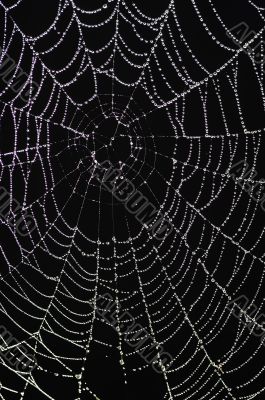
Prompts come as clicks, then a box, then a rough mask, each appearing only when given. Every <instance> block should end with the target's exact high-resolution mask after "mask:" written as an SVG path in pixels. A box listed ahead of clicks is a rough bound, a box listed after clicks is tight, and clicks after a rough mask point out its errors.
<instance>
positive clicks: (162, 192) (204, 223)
mask: <svg viewBox="0 0 265 400" xmlns="http://www.w3.org/2000/svg"><path fill="white" fill-rule="evenodd" d="M35 3H40V4H35V5H33V3H32V4H30V6H31V9H30V10H31V11H30V10H29V9H28V7H29V2H28V1H26V0H18V1H15V0H5V1H4V0H2V1H1V2H0V19H1V43H0V44H1V47H2V48H3V51H4V52H7V53H8V54H10V55H11V56H12V57H13V58H14V60H16V63H17V65H18V66H19V67H20V68H22V69H23V71H26V72H27V73H28V76H29V78H28V83H29V85H32V82H37V83H38V90H37V92H35V93H34V92H33V90H32V91H31V92H30V94H29V98H28V101H27V102H26V103H25V102H23V101H22V98H21V96H22V95H23V93H24V92H25V91H26V88H25V87H23V88H21V91H20V92H18V93H14V92H13V91H12V89H11V86H10V84H5V83H4V82H2V81H1V84H0V85H1V86H0V88H1V92H0V116H1V117H0V118H1V137H0V145H1V153H0V157H1V159H0V160H1V185H2V186H4V187H6V188H7V190H8V191H9V192H10V195H11V197H12V198H14V199H17V200H18V201H19V202H20V203H21V205H23V210H24V211H27V212H28V214H30V215H31V216H32V217H33V218H34V221H35V225H36V229H35V230H33V231H32V232H28V235H26V236H20V235H19V234H18V232H17V231H16V230H15V229H14V228H12V227H10V226H9V225H8V224H7V222H6V221H5V220H4V219H1V225H0V231H1V237H2V239H1V264H0V265H1V267H0V268H1V293H0V299H1V309H0V312H1V324H2V325H4V326H5V327H6V328H7V329H8V331H10V332H12V334H13V335H14V337H16V338H17V339H18V341H19V344H23V346H25V347H26V348H27V350H28V354H30V355H32V356H34V358H35V360H36V368H35V369H33V370H32V371H24V372H23V371H19V370H16V369H15V368H13V367H12V366H10V365H9V364H8V363H7V362H6V360H5V357H4V356H1V359H2V364H1V365H0V371H1V373H0V383H1V390H0V397H1V399H5V400H6V399H19V400H22V399H32V398H37V399H47V398H49V399H59V398H61V396H62V389H64V390H65V392H66V393H65V394H64V395H63V396H64V398H65V399H100V400H103V399H109V398H123V399H124V398H126V399H129V398H134V399H135V398H139V399H143V398H147V397H148V398H149V397H150V398H152V399H162V398H165V399H177V398H180V399H195V400H200V399H205V400H210V399H221V400H223V399H253V398H255V399H263V398H264V396H265V394H264V391H265V384H264V382H265V381H264V376H265V371H264V355H265V350H264V346H263V345H262V342H261V341H260V340H259V339H258V338H257V337H255V336H253V335H252V333H251V331H250V330H249V329H247V327H246V326H245V324H244V323H242V321H240V320H238V319H236V318H235V317H234V316H233V315H232V313H231V310H230V309H229V308H228V307H227V306H228V303H229V302H230V301H231V300H233V299H235V298H237V297H238V296H240V295H245V296H247V297H248V298H249V299H250V300H251V303H253V304H256V305H257V307H258V312H259V313H262V311H263V310H264V297H263V293H264V284H265V281H264V263H265V261H264V244H265V231H264V224H263V223H262V221H263V220H264V214H263V211H262V210H261V208H260V205H259V204H258V202H255V201H254V200H253V199H252V198H251V196H249V195H248V194H247V193H246V191H245V190H244V187H242V185H241V186H240V185H238V183H237V181H236V180H233V179H232V178H231V177H230V176H228V174H227V171H228V170H229V168H231V166H232V165H233V164H235V163H236V162H238V161H240V160H242V159H243V160H245V161H246V162H248V164H249V165H250V166H251V168H252V170H253V171H254V170H257V171H259V173H260V175H259V177H258V178H256V181H255V183H257V181H259V180H260V182H261V178H262V177H263V176H262V172H260V171H261V168H262V153H264V150H265V148H264V117H263V116H264V108H265V95H264V71H263V65H262V64H258V63H255V60H253V57H251V55H250V54H247V53H246V51H244V50H245V48H246V47H247V46H248V45H249V44H251V43H252V45H253V47H254V44H255V43H258V42H260V41H261V40H262V39H264V29H265V28H264V14H263V13H264V10H263V9H262V7H261V6H260V4H259V3H258V2H255V1H254V0H253V1H252V2H247V1H242V0H241V1H240V2H235V3H236V5H235V8H236V12H234V11H233V10H232V9H231V10H230V9H229V6H230V5H229V4H227V5H224V4H222V2H220V1H219V2H218V1H217V0H207V1H202V0H201V1H198V0H196V1H195V0H189V1H186V2H180V1H175V0H171V1H167V2H163V5H154V6H153V7H150V9H149V8H148V7H147V6H145V5H144V4H142V2H139V4H138V2H129V1H122V0H112V1H111V0H109V1H108V2H107V1H105V2H102V1H100V0H98V1H97V2H96V3H95V5H93V2H89V1H83V0H75V1H74V0H66V1H65V0H62V1H60V0H57V1H55V0H53V2H49V1H45V2H35ZM42 3H45V4H42ZM242 3H243V4H242ZM47 9H49V12H48V11H47ZM30 13H31V14H30ZM34 13H36V18H35V17H34ZM22 15H27V16H28V19H27V18H25V19H23V18H22ZM30 15H31V17H30ZM240 21H246V22H247V23H248V24H249V26H250V27H251V29H254V30H255V32H256V34H255V35H254V37H252V38H251V39H249V42H247V43H246V44H244V46H243V47H242V46H241V47H239V46H238V45H237V44H236V43H235V42H234V41H233V40H232V38H231V35H230V36H229V35H228V32H229V30H230V28H231V27H232V26H234V25H236V24H237V23H239V22H240ZM30 29H31V30H30ZM261 51H262V52H264V48H263V46H262V45H261ZM2 56H3V54H2ZM13 73H14V77H15V74H16V71H14V72H13ZM112 139H113V140H114V142H115V143H116V146H114V150H113V147H112V148H110V146H111V142H112ZM127 148H128V149H129V150H127ZM121 149H125V150H124V151H121ZM95 159H97V160H98V161H103V160H105V159H109V160H111V162H113V163H114V164H117V165H119V168H121V169H122V172H123V175H124V176H126V177H127V178H128V179H130V181H132V182H133V183H134V185H135V187H136V188H137V189H138V190H139V191H141V193H143V194H144V195H145V196H146V197H147V198H148V199H149V200H150V201H151V202H152V203H153V204H155V205H156V207H157V209H158V210H159V211H160V213H161V214H163V215H165V216H166V217H167V218H168V219H169V220H170V221H171V223H172V224H173V225H174V230H173V232H172V233H171V234H170V235H169V236H168V237H167V238H165V239H164V240H162V241H158V240H156V239H155V238H154V237H152V236H151V235H150V234H149V232H148V231H147V229H146V227H145V226H142V225H141V224H140V223H138V222H137V220H136V219H135V218H134V217H133V216H132V215H130V214H129V213H128V212H127V211H126V209H125V208H124V206H123V205H122V204H119V203H118V201H116V200H115V199H113V197H112V196H111V195H110V194H109V193H107V192H106V190H105V189H104V188H103V187H102V185H101V184H100V183H99V182H97V181H96V180H95V179H93V178H92V177H91V176H89V174H86V172H84V168H83V169H82V170H80V162H82V164H83V165H85V166H87V168H88V167H89V166H90V165H91V163H92V162H93V160H95ZM248 181H251V179H248ZM11 211H12V210H11ZM22 215H23V214H22ZM104 293H110V294H111V295H112V296H113V298H114V299H115V302H116V304H117V311H116V318H117V320H118V321H119V315H121V313H122V312H123V311H128V312H130V313H131V315H132V316H133V317H134V318H135V321H136V322H137V323H139V324H140V325H141V326H142V327H143V328H145V329H146V331H148V332H149V334H150V337H151V338H152V340H153V342H154V343H159V344H160V345H161V346H163V348H164V349H165V351H167V352H169V353H170V354H171V356H172V357H173V362H172V363H171V365H170V367H169V368H167V369H166V370H162V371H161V374H158V373H156V372H155V371H154V370H153V369H152V366H151V365H150V364H148V363H147V362H145V361H144V360H143V359H142V358H141V357H139V354H137V352H136V351H135V350H132V348H131V347H130V346H128V343H126V341H125V339H124V337H123V335H122V334H121V333H120V334H119V331H115V330H114V329H113V328H112V327H111V326H109V325H108V323H107V322H106V321H104V320H102V319H101V318H100V317H99V316H98V314H97V310H96V307H95V306H96V299H97V297H98V296H100V295H103V294H104ZM91 303H92V304H94V307H92V309H91V307H90V304H91ZM262 329H263V328H262ZM113 376H115V378H113ZM130 393H131V396H132V397H130Z"/></svg>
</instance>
